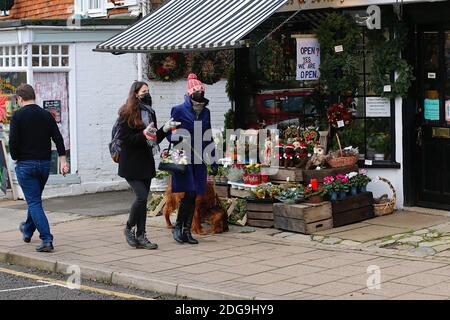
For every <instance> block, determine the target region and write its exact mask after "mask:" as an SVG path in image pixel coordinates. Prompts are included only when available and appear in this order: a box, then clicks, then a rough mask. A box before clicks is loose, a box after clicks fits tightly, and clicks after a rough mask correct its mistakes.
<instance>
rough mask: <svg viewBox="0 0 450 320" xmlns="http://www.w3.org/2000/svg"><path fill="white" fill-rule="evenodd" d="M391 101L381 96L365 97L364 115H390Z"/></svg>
mask: <svg viewBox="0 0 450 320" xmlns="http://www.w3.org/2000/svg"><path fill="white" fill-rule="evenodd" d="M390 116H391V101H390V100H389V99H387V98H382V97H366V117H390Z"/></svg>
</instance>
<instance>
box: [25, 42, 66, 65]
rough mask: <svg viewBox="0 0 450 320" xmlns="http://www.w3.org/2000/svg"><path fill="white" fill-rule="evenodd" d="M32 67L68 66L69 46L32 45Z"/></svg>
mask: <svg viewBox="0 0 450 320" xmlns="http://www.w3.org/2000/svg"><path fill="white" fill-rule="evenodd" d="M32 63H33V67H45V68H51V67H53V68H58V67H68V66H69V46H67V45H52V46H49V45H33V48H32Z"/></svg>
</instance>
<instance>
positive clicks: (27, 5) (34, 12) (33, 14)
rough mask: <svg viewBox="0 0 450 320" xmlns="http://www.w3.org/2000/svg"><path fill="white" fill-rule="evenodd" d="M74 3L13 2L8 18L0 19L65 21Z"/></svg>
mask: <svg viewBox="0 0 450 320" xmlns="http://www.w3.org/2000/svg"><path fill="white" fill-rule="evenodd" d="M74 3H75V2H74V0H15V1H14V6H13V7H12V9H11V10H10V11H9V16H7V17H0V19H1V20H12V19H67V18H68V17H69V16H70V15H71V13H70V12H71V11H70V10H69V9H70V8H71V7H72V6H73V5H74Z"/></svg>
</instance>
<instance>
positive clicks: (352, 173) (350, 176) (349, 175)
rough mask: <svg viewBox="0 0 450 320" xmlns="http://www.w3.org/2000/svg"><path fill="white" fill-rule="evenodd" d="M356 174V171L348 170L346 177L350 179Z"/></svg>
mask: <svg viewBox="0 0 450 320" xmlns="http://www.w3.org/2000/svg"><path fill="white" fill-rule="evenodd" d="M357 175H358V173H357V172H350V173H349V174H348V175H347V177H348V178H349V179H351V178H353V177H356V176H357Z"/></svg>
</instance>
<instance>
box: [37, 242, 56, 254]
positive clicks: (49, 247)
mask: <svg viewBox="0 0 450 320" xmlns="http://www.w3.org/2000/svg"><path fill="white" fill-rule="evenodd" d="M54 249H55V248H53V244H52V243H51V242H45V243H44V242H42V243H41V244H40V245H39V246H37V247H36V251H37V252H52V251H53V250H54Z"/></svg>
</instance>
